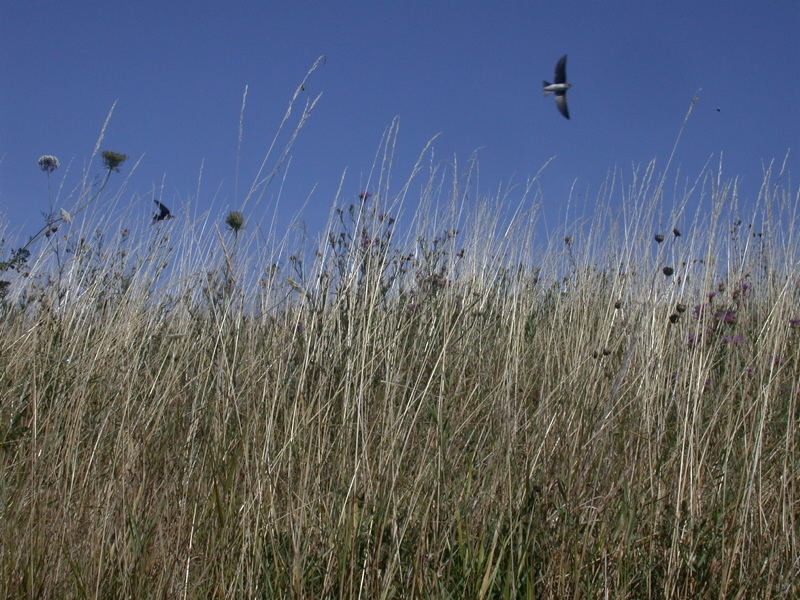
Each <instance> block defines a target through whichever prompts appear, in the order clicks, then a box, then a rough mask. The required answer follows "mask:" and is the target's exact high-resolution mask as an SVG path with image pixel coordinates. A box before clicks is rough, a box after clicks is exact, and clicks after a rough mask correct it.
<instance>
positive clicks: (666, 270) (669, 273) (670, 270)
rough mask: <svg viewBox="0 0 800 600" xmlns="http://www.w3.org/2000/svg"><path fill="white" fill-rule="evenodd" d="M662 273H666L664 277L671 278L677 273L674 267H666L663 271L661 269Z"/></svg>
mask: <svg viewBox="0 0 800 600" xmlns="http://www.w3.org/2000/svg"><path fill="white" fill-rule="evenodd" d="M661 271H662V272H663V273H664V275H666V276H667V277H669V276H671V275H672V274H673V273H674V272H675V269H673V268H672V267H664V268H663V269H661Z"/></svg>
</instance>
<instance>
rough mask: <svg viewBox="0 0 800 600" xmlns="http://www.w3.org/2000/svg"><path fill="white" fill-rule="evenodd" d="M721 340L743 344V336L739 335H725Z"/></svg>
mask: <svg viewBox="0 0 800 600" xmlns="http://www.w3.org/2000/svg"><path fill="white" fill-rule="evenodd" d="M722 341H723V342H725V343H728V344H743V343H744V338H743V337H742V336H740V335H726V336H725V337H723V338H722Z"/></svg>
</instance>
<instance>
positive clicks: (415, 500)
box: [0, 164, 800, 599]
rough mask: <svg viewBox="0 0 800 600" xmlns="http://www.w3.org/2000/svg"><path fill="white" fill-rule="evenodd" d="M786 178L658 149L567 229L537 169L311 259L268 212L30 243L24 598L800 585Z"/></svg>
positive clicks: (1, 486)
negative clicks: (728, 170)
mask: <svg viewBox="0 0 800 600" xmlns="http://www.w3.org/2000/svg"><path fill="white" fill-rule="evenodd" d="M107 166H108V164H107ZM117 167H119V165H117ZM111 171H112V169H111V168H110V167H109V171H108V173H109V174H110V173H111ZM771 177H772V175H771V174H770V172H768V173H767V174H766V176H765V182H764V187H763V190H762V194H761V196H760V197H759V198H758V199H741V200H742V201H741V202H740V199H738V198H737V197H736V188H735V186H733V185H731V184H725V183H724V182H721V181H720V180H718V179H717V177H716V175H714V174H705V175H703V176H701V177H700V178H699V179H698V181H697V182H696V183H695V184H693V186H690V187H687V189H686V192H685V194H684V195H683V196H679V197H678V199H677V200H676V201H675V202H674V203H673V205H672V206H665V200H664V195H665V194H664V184H663V179H661V180H659V178H658V177H657V176H655V175H654V173H653V170H652V168H650V167H649V168H647V169H645V170H644V171H643V172H641V173H637V174H634V177H633V178H631V179H626V181H625V182H624V183H623V182H622V180H619V181H616V182H613V181H612V182H610V184H609V185H608V186H607V188H605V191H604V192H603V193H602V194H601V195H600V197H599V198H598V204H597V207H596V209H595V213H594V217H593V218H592V219H591V220H590V221H588V222H583V223H575V224H569V225H568V226H567V228H566V229H565V230H564V231H563V232H559V233H552V234H551V235H550V236H549V237H548V238H547V239H544V238H543V237H542V235H541V230H540V229H538V230H537V226H536V219H535V216H536V214H537V213H536V206H537V203H540V202H552V201H553V200H549V199H547V198H543V197H541V195H540V192H536V186H535V185H534V181H533V180H532V181H531V182H528V185H527V186H522V188H521V189H520V190H517V191H516V192H514V194H510V196H513V197H514V198H515V200H514V201H513V202H512V200H510V199H509V198H508V197H495V198H486V199H485V200H483V201H482V202H481V203H479V204H477V205H475V204H469V203H464V202H462V200H463V198H464V197H465V190H464V189H463V188H462V187H460V185H459V184H458V183H454V184H452V187H450V186H451V184H450V183H447V182H449V181H451V180H452V181H463V179H460V178H458V177H455V176H453V175H452V174H450V175H448V176H447V177H444V176H442V174H440V173H431V174H430V179H429V180H428V181H423V182H422V183H421V184H419V185H416V184H415V185H408V186H404V187H402V188H401V190H400V191H392V190H391V189H390V188H389V185H388V183H385V182H386V181H387V180H388V177H383V175H381V176H380V177H379V178H378V179H380V181H378V183H377V185H375V190H374V195H369V196H368V195H367V194H362V196H363V197H361V198H354V199H353V200H352V202H351V201H349V200H344V201H342V200H340V201H338V202H337V203H336V204H335V206H333V207H332V211H331V220H330V224H329V228H328V230H327V231H325V232H324V233H323V234H322V235H321V236H320V238H319V239H320V240H321V241H320V243H319V245H318V246H316V247H311V248H305V250H303V249H295V248H292V247H291V244H290V243H289V242H288V241H285V240H283V241H281V240H282V239H281V238H279V239H277V240H276V241H273V239H274V238H273V237H270V238H268V239H266V241H264V240H265V238H264V237H263V236H262V235H260V230H259V228H257V227H256V226H250V225H249V224H248V214H247V211H244V215H243V216H244V227H242V221H241V219H240V218H239V217H237V216H235V215H234V216H229V217H228V219H227V223H226V222H225V220H224V218H221V219H220V221H219V223H215V222H214V221H213V220H201V221H198V222H191V221H189V219H188V218H187V217H185V216H183V217H182V216H178V217H177V218H176V219H172V220H166V219H165V220H164V221H159V222H157V223H154V224H153V225H152V226H148V227H149V230H148V231H136V232H131V231H128V230H123V231H119V230H117V229H113V228H112V227H111V226H109V229H107V230H100V231H97V230H95V229H92V228H90V227H89V226H88V225H83V226H80V225H79V224H78V221H77V220H76V221H74V222H73V224H72V225H68V224H67V223H66V222H63V221H61V222H60V228H59V229H58V230H57V231H49V230H48V231H44V232H43V235H42V236H40V238H39V239H38V240H37V241H36V243H34V244H31V246H30V247H29V250H30V251H31V252H33V254H31V255H30V256H28V255H26V254H25V253H24V252H23V253H22V254H20V253H19V252H8V248H6V249H5V250H6V252H5V254H6V255H7V259H6V260H5V262H4V264H3V265H2V266H3V268H4V272H3V273H0V276H2V278H3V280H4V281H7V282H8V283H7V284H4V285H3V288H2V290H1V291H2V296H3V299H2V307H1V308H2V317H1V318H0V474H1V475H2V476H1V477H0V596H1V597H5V598H17V597H37V598H116V597H120V598H122V597H125V598H212V597H213V598H222V597H226V598H257V597H260V598H369V599H377V598H459V599H460V598H559V599H560V598H595V597H596V598H600V597H613V598H631V599H633V598H649V597H652V598H766V597H775V598H791V597H797V596H798V595H800V587H799V584H798V580H799V579H798V568H799V567H800V562H798V561H799V559H798V556H799V554H798V544H800V529H799V526H798V519H800V490H798V468H799V467H800V450H799V449H798V443H799V442H800V440H798V431H799V429H798V400H800V297H799V296H800V287H798V286H799V285H800V281H799V280H798V276H799V274H800V271H798V258H799V257H800V254H798V249H799V248H798V239H797V232H796V231H795V229H794V223H795V222H796V211H797V208H798V196H797V191H796V190H792V189H785V188H782V187H780V186H779V185H776V184H775V183H773V180H772V179H771ZM103 187H105V183H103ZM100 192H103V188H97V189H96V190H95V191H93V192H92V193H91V194H90V193H88V192H85V194H84V196H83V197H84V198H86V199H90V200H96V198H97V197H100V198H102V194H100ZM103 193H104V192H103ZM92 194H95V198H92ZM98 195H99V196H98ZM698 199H699V200H698ZM745 201H746V202H745ZM740 203H741V204H743V205H747V206H749V207H750V209H749V210H748V213H747V214H746V215H742V214H739V209H738V206H739V204H740ZM695 205H696V206H698V207H700V206H702V207H705V208H699V209H698V210H697V212H696V214H695V215H692V214H691V213H689V212H688V211H687V208H686V207H687V206H695ZM754 205H755V207H756V208H755V210H753V209H752V206H754ZM620 206H624V208H622V209H619V208H618V207H620ZM408 207H414V209H413V210H411V211H410V212H409V210H410V209H409V208H408ZM417 207H419V208H417ZM673 207H674V208H673ZM62 216H63V215H62ZM68 216H71V215H68ZM395 219H398V220H397V221H395ZM401 223H405V225H403V226H402V227H401ZM659 224H660V225H659ZM673 227H676V228H677V229H675V231H673ZM537 231H538V234H537ZM656 236H658V237H656Z"/></svg>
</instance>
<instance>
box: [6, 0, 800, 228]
mask: <svg viewBox="0 0 800 600" xmlns="http://www.w3.org/2000/svg"><path fill="white" fill-rule="evenodd" d="M798 32H800V4H798V2H797V1H796V0H785V1H766V2H759V3H757V2H752V1H741V0H734V1H727V2H716V1H702V2H697V1H696V0H694V1H683V0H677V1H673V2H647V1H645V2H615V1H604V2H570V1H558V2H474V1H461V2H441V1H435V0H433V1H428V2H400V1H394V2H375V1H373V2H331V3H322V2H307V1H304V0H296V1H293V2H224V3H223V2H209V1H204V0H198V1H195V2H192V3H179V2H163V1H159V2H152V1H148V0H142V1H140V2H136V3H122V2H120V3H114V2H108V1H106V2H89V1H80V0H78V1H76V2H69V3H67V2H55V1H40V0H28V1H26V2H8V3H5V5H4V7H3V9H2V19H0V39H2V40H3V45H4V52H2V53H0V78H2V82H3V93H2V94H0V158H2V162H0V216H2V217H3V218H5V220H7V221H8V222H9V224H10V226H11V229H12V230H16V229H17V228H20V231H21V235H25V234H30V233H33V230H34V229H35V228H36V225H37V224H40V222H41V217H40V213H41V211H43V210H46V208H47V186H46V180H45V176H44V175H43V174H42V173H41V172H39V170H38V167H37V165H36V159H37V158H38V157H39V156H40V155H42V154H54V155H56V156H58V157H59V158H60V160H61V162H62V169H61V170H60V171H57V172H56V174H55V176H56V177H61V176H63V174H64V168H63V166H64V165H66V164H67V163H69V162H70V161H73V163H72V164H73V167H72V168H73V171H72V173H71V174H70V175H69V176H68V177H69V178H71V179H69V180H68V183H69V181H73V182H74V181H76V179H77V174H78V172H79V171H80V169H81V168H82V165H83V164H84V163H85V161H86V160H87V158H88V157H89V155H90V153H91V151H92V149H93V147H94V143H95V140H96V136H97V133H98V131H99V129H100V126H101V124H102V122H103V119H104V118H105V115H106V113H107V112H108V110H109V108H110V106H111V105H112V103H113V102H114V101H116V102H117V106H116V110H115V113H114V115H113V118H112V121H111V123H110V126H109V128H108V131H107V134H106V138H105V142H104V144H103V146H102V149H110V150H114V151H117V152H123V153H125V154H128V155H129V156H130V157H131V161H129V163H126V167H127V166H129V165H130V163H131V162H132V161H133V160H134V159H138V158H139V157H141V156H144V158H143V160H142V163H141V164H140V166H139V169H138V171H137V173H136V174H135V176H134V177H133V179H132V180H131V182H130V184H129V186H128V188H127V190H126V192H125V195H124V198H127V202H129V203H132V204H134V205H135V206H134V213H136V211H140V214H141V215H142V218H143V219H148V218H149V216H148V215H149V214H151V212H152V206H151V203H152V202H151V190H152V189H153V188H154V186H160V185H161V182H162V180H163V181H165V183H166V185H165V188H164V191H163V194H161V197H162V199H163V200H164V202H165V203H166V204H168V205H169V206H170V207H171V208H172V209H173V212H176V213H178V214H181V211H190V212H191V213H193V214H196V213H198V212H202V211H203V210H206V209H207V208H208V207H211V206H212V199H213V209H212V210H214V211H218V212H219V214H220V215H223V214H224V211H225V210H228V209H236V208H238V207H239V204H240V202H241V197H242V195H243V189H242V188H246V184H248V183H249V182H250V181H251V180H252V177H253V175H254V174H255V171H256V169H257V166H258V163H259V162H260V159H261V157H262V155H263V153H264V151H265V149H266V147H267V146H268V144H269V141H270V140H271V138H272V135H273V134H274V132H275V129H276V126H277V124H278V122H279V121H280V119H281V117H282V115H283V112H284V110H285V108H286V104H287V102H288V100H289V98H290V96H291V94H292V93H293V91H294V89H295V87H296V85H297V84H298V82H299V81H300V80H301V79H302V77H303V75H304V74H305V72H306V70H307V69H308V67H309V66H310V65H311V64H312V63H313V62H314V60H315V59H316V58H317V57H318V56H320V55H325V56H326V57H327V61H326V63H325V64H324V65H322V66H321V67H320V68H319V70H318V71H317V72H316V73H315V74H314V75H313V77H312V79H311V80H310V82H309V86H308V89H307V91H306V93H307V94H318V93H322V94H323V96H322V98H321V100H320V103H319V105H318V108H317V110H316V111H315V112H314V114H313V116H312V118H311V120H310V121H309V123H308V124H307V126H306V128H305V129H304V131H303V132H302V133H301V136H300V138H299V140H298V142H297V144H296V146H295V149H294V152H293V159H292V165H291V169H290V171H289V175H288V178H287V181H286V189H285V192H284V196H283V204H282V205H281V207H280V208H279V213H280V215H281V218H282V219H283V220H284V221H288V219H289V218H290V216H291V213H293V211H294V210H296V209H297V208H298V207H299V206H300V204H302V202H303V201H304V199H305V198H306V196H307V195H308V193H309V192H310V191H311V190H312V188H314V186H316V190H315V192H314V194H313V195H312V196H311V198H310V200H309V202H308V205H307V207H306V209H305V212H304V216H303V218H304V220H305V222H306V223H307V224H308V227H309V228H310V229H312V230H319V229H320V228H321V227H322V224H323V222H324V221H325V219H326V218H327V215H328V210H329V207H330V205H331V201H332V198H333V197H334V195H335V192H336V189H337V187H338V184H339V179H340V176H341V174H342V171H343V170H344V169H345V168H347V169H348V173H349V174H348V178H347V180H346V182H345V187H344V197H345V198H347V199H350V198H355V196H356V194H357V193H358V192H359V191H361V187H362V185H363V183H362V182H363V180H364V178H365V177H366V174H367V172H368V170H369V167H370V164H371V161H372V159H373V156H374V154H375V152H376V149H377V145H378V141H379V139H380V136H381V133H382V132H383V130H384V129H385V128H386V127H387V125H388V124H389V123H390V122H391V120H392V118H393V117H395V116H398V117H399V119H400V134H399V140H398V152H397V159H396V164H395V168H394V181H395V182H398V183H399V182H401V181H402V180H403V179H404V178H405V176H406V175H407V173H408V170H409V168H410V166H411V164H412V162H413V160H414V158H415V157H416V156H417V154H418V153H419V152H420V150H421V149H422V147H423V146H424V144H425V142H426V141H427V140H428V139H430V138H431V137H432V136H434V135H435V134H438V133H441V136H440V137H439V138H438V140H437V141H436V145H435V148H436V154H435V156H436V160H437V161H438V160H441V161H447V160H450V159H451V157H452V156H453V155H454V154H455V155H456V156H458V158H459V160H460V161H462V162H463V161H465V160H466V159H467V158H468V157H469V156H470V154H471V153H472V152H473V151H474V150H476V149H477V148H481V151H480V154H479V156H480V168H481V176H480V177H481V178H480V191H481V192H485V193H491V192H493V191H495V190H496V189H497V187H498V185H499V184H501V183H503V182H508V181H509V180H512V181H521V180H523V179H524V178H525V177H527V176H530V175H533V174H534V173H536V171H537V170H538V169H539V168H540V167H541V166H542V165H543V164H544V163H545V162H546V161H547V160H548V159H549V158H551V157H553V156H555V157H556V158H555V160H554V161H553V162H552V163H551V164H550V165H549V166H548V168H547V169H546V170H545V172H544V173H543V175H542V177H541V185H542V192H543V210H544V212H545V214H546V215H547V216H548V217H550V218H559V217H560V216H561V213H562V211H563V207H564V206H565V204H566V195H567V193H568V190H569V188H570V186H571V185H572V183H573V181H575V180H577V185H578V188H579V189H587V188H588V189H589V190H590V193H589V196H591V193H592V192H591V190H596V189H597V188H598V187H599V186H600V185H601V184H602V182H603V180H604V178H605V176H606V174H607V172H608V171H609V169H611V168H613V167H619V168H621V169H622V172H623V174H625V175H627V174H629V173H630V169H631V165H634V164H644V163H647V162H648V161H649V160H650V159H652V158H656V159H658V160H659V161H660V164H662V165H663V164H664V162H665V161H666V159H667V157H668V155H669V152H670V150H671V148H672V144H673V142H674V140H675V137H676V135H677V133H678V130H679V128H680V124H681V121H682V120H683V117H684V115H685V113H686V110H687V108H688V106H689V104H690V101H691V99H692V97H693V96H694V94H695V92H696V91H697V90H698V89H700V88H702V92H701V99H700V101H699V102H698V104H697V105H696V108H695V111H694V113H693V115H692V118H691V120H690V121H689V124H688V126H687V128H686V130H685V133H684V135H683V138H682V141H681V145H680V146H679V150H678V153H677V156H676V159H675V163H674V167H680V169H681V172H682V173H685V174H686V175H690V176H694V175H696V173H697V172H698V171H699V170H700V169H701V167H702V166H703V165H704V164H705V162H706V161H707V159H708V158H709V157H710V156H713V157H714V160H715V161H716V160H717V159H718V156H719V153H720V152H723V153H724V168H725V173H726V174H728V175H730V176H734V175H737V176H739V177H740V178H741V182H742V191H743V192H744V194H745V195H752V194H754V193H755V192H756V191H757V189H758V184H759V183H760V180H761V169H762V164H764V162H765V161H768V160H770V159H777V160H779V161H780V160H782V159H783V157H784V155H785V153H786V152H787V150H789V149H791V150H792V151H794V152H795V154H790V158H789V162H788V165H789V167H790V168H792V167H794V169H793V170H795V171H797V168H796V167H797V164H798V160H797V154H796V152H797V151H798V150H800V149H798V148H797V143H798V141H800V117H799V116H798V106H800V78H799V77H798V76H797V73H798V67H799V66H800V43H799V42H798V41H797V39H798V38H797V35H798ZM563 54H568V55H569V63H568V76H569V80H570V81H571V82H572V84H573V86H574V87H573V88H572V90H570V92H569V102H570V111H571V113H572V119H571V120H570V121H567V120H565V119H563V118H562V117H561V116H560V115H559V114H558V112H557V110H556V108H555V106H554V102H553V99H552V97H547V98H545V97H543V96H542V94H541V81H542V80H543V79H551V78H552V75H553V67H554V65H555V62H556V61H557V59H558V58H559V57H560V56H561V55H563ZM245 85H248V86H249V91H248V102H247V109H246V113H245V127H244V143H243V146H242V159H241V165H240V181H241V183H240V190H239V197H236V195H235V193H234V192H235V189H234V180H235V173H236V146H237V134H238V121H239V111H240V106H241V98H242V92H243V89H244V86H245ZM717 109H719V110H717ZM201 162H204V171H203V181H204V183H203V186H202V188H201V190H200V194H199V196H197V197H196V196H195V192H196V188H197V178H198V172H199V169H200V164H201ZM94 166H95V169H94V171H95V172H99V171H100V166H101V165H100V161H99V159H98V160H96V162H95V165H94ZM124 170H125V167H123V171H124ZM54 181H56V180H54ZM66 187H67V188H68V187H70V186H69V185H66ZM669 189H670V190H671V189H672V188H671V187H669ZM744 200H745V201H747V198H744ZM668 201H671V199H670V198H669V197H668ZM124 203H125V202H123V204H124ZM139 207H141V208H139ZM412 208H413V207H412ZM257 210H258V211H263V212H264V213H265V214H266V213H269V212H271V207H270V206H269V205H268V204H265V205H262V206H260V207H258V209H257ZM136 214H139V213H136ZM247 216H248V217H250V218H254V219H256V220H259V219H260V218H262V216H263V215H247Z"/></svg>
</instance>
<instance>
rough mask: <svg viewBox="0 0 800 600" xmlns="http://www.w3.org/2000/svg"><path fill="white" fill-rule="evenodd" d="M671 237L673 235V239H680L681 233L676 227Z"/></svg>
mask: <svg viewBox="0 0 800 600" xmlns="http://www.w3.org/2000/svg"><path fill="white" fill-rule="evenodd" d="M672 235H674V236H675V237H681V232H680V231H678V228H677V227H676V228H675V229H673V230H672Z"/></svg>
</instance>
